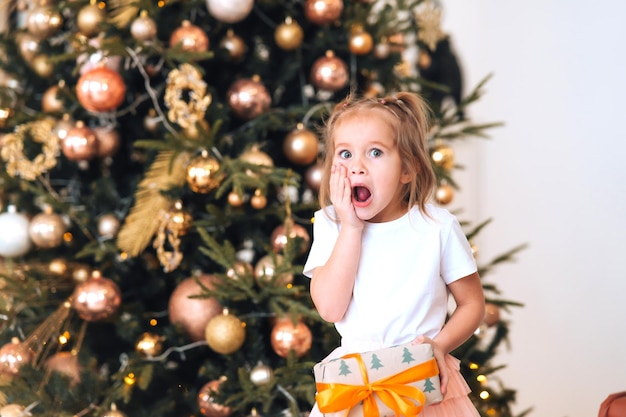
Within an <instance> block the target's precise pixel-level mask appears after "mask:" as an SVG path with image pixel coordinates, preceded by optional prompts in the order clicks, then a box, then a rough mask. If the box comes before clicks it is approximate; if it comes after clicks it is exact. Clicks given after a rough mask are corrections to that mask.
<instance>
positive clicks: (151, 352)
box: [135, 332, 163, 358]
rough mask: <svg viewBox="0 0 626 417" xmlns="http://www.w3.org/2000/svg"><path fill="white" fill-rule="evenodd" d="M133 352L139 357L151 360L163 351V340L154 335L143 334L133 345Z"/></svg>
mask: <svg viewBox="0 0 626 417" xmlns="http://www.w3.org/2000/svg"><path fill="white" fill-rule="evenodd" d="M135 350H136V351H137V353H139V354H140V355H141V356H143V357H146V358H153V357H155V356H159V355H160V354H161V352H162V351H163V338H162V337H161V336H159V335H156V334H154V333H148V332H146V333H144V334H142V335H141V337H140V338H139V340H137V343H136V344H135Z"/></svg>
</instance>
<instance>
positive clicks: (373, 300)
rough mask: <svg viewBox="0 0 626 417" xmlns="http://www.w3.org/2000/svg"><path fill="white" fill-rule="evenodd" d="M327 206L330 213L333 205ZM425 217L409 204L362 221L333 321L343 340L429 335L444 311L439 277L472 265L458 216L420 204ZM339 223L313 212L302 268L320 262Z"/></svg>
mask: <svg viewBox="0 0 626 417" xmlns="http://www.w3.org/2000/svg"><path fill="white" fill-rule="evenodd" d="M327 211H328V214H329V215H330V216H331V218H332V217H333V216H335V211H334V209H333V207H332V206H331V207H327ZM427 211H428V212H429V213H430V215H431V216H432V218H428V217H425V216H423V215H422V214H421V213H420V211H419V210H418V209H417V208H413V209H411V210H410V211H409V213H407V214H406V215H404V216H402V217H401V218H399V219H397V220H394V221H391V222H386V223H367V222H366V224H365V230H364V233H363V240H362V249H361V259H360V262H359V267H358V271H357V278H356V281H355V284H354V290H353V297H352V300H351V301H350V305H349V306H348V309H347V311H346V314H345V316H344V317H343V319H342V320H341V321H339V322H337V323H335V327H336V328H337V331H338V332H339V334H340V335H341V337H342V345H343V346H346V347H348V346H352V347H354V349H355V350H367V349H369V348H370V346H376V347H381V346H391V345H395V344H399V343H406V342H409V341H411V340H413V339H414V338H415V337H416V336H418V335H426V336H428V337H431V338H432V337H434V336H436V335H437V334H438V333H439V331H440V330H441V327H442V326H443V324H444V322H445V319H446V314H447V311H448V291H447V287H446V285H447V284H450V283H452V282H454V281H456V280H458V279H460V278H463V277H465V276H467V275H470V274H472V273H474V272H476V270H477V269H476V261H475V260H474V257H473V255H472V251H471V248H470V245H469V243H468V241H467V238H466V237H465V234H464V233H463V231H462V230H461V226H460V225H459V222H458V220H457V219H456V217H455V216H453V215H452V214H451V213H450V212H448V211H447V210H445V209H443V208H440V207H437V206H434V205H432V204H428V205H427ZM340 227H341V226H340V225H339V224H337V223H335V222H334V221H332V220H331V219H330V218H329V217H328V216H327V215H326V213H324V211H323V210H319V211H317V212H316V213H315V222H314V224H313V244H312V246H311V251H310V253H309V256H308V259H307V261H306V264H305V266H304V275H306V276H308V277H311V275H312V271H313V269H315V268H316V267H318V266H321V265H324V264H325V263H326V261H327V260H328V258H329V257H330V254H331V252H332V250H333V247H334V245H335V241H336V240H337V236H338V234H339V228H340Z"/></svg>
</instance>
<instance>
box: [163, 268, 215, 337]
mask: <svg viewBox="0 0 626 417" xmlns="http://www.w3.org/2000/svg"><path fill="white" fill-rule="evenodd" d="M196 279H197V280H198V281H199V282H200V283H202V285H204V286H205V287H207V288H213V282H214V281H215V280H216V279H217V278H216V277H215V276H214V275H211V274H200V275H198V276H197V277H195V278H194V277H188V278H185V279H184V280H182V281H181V282H180V283H179V284H178V285H177V286H176V288H175V289H174V291H173V292H172V294H171V295H170V299H169V303H168V313H169V319H170V322H171V323H172V324H176V325H179V326H181V327H182V328H183V330H184V331H185V332H186V333H187V335H188V336H189V338H190V339H191V340H192V341H194V342H197V341H200V340H204V339H205V337H204V331H205V329H206V325H207V323H208V322H209V320H210V319H212V318H213V317H215V316H216V315H218V314H221V313H222V308H223V307H222V305H221V304H220V303H219V301H217V299H215V298H214V297H209V298H190V297H191V296H194V295H200V294H201V293H202V288H201V287H200V286H199V285H198V283H197V282H196Z"/></svg>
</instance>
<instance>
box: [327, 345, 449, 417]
mask: <svg viewBox="0 0 626 417" xmlns="http://www.w3.org/2000/svg"><path fill="white" fill-rule="evenodd" d="M342 358H355V359H356V360H357V362H358V364H359V367H360V369H361V376H362V377H363V384H364V385H347V384H338V383H325V382H318V383H316V384H315V385H316V387H317V394H315V400H316V401H317V405H318V407H319V409H320V411H321V412H323V413H336V412H339V411H342V410H347V411H346V415H348V413H349V411H350V409H351V408H352V407H354V406H355V405H357V404H359V403H360V402H363V416H364V417H377V416H379V415H380V413H379V411H378V405H377V404H376V400H375V398H374V394H376V395H378V398H380V400H381V401H382V402H383V403H384V404H385V405H387V407H389V408H390V409H392V410H393V411H394V412H395V413H396V416H406V417H415V416H417V415H418V414H419V413H420V412H421V411H422V409H423V408H424V403H425V402H426V396H425V395H424V393H423V392H422V391H421V390H420V389H419V388H417V387H413V386H410V385H407V384H410V383H412V382H416V381H420V380H423V379H426V378H431V377H434V376H437V375H439V368H437V362H436V361H435V359H434V358H433V359H431V360H429V361H426V362H423V363H420V364H419V365H416V366H413V367H411V368H408V369H406V370H404V371H402V372H399V373H397V374H395V375H391V376H388V377H386V378H382V379H379V380H378V381H375V382H372V383H370V382H369V378H368V376H367V368H366V367H365V364H364V363H363V359H362V358H361V355H360V354H359V353H351V354H349V355H345V356H343V357H342ZM412 400H415V401H417V402H418V403H419V405H416V404H415V403H414V401H412Z"/></svg>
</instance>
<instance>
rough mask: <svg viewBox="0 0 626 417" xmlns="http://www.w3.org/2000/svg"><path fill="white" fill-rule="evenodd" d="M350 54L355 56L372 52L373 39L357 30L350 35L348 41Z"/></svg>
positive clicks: (366, 33) (363, 31) (364, 32)
mask: <svg viewBox="0 0 626 417" xmlns="http://www.w3.org/2000/svg"><path fill="white" fill-rule="evenodd" d="M348 44H349V47H350V52H352V53H353V54H355V55H366V54H369V53H370V52H371V51H372V48H373V47H374V39H373V38H372V35H370V34H369V33H368V32H366V31H365V30H363V29H357V30H355V31H353V33H351V34H350V39H349V41H348Z"/></svg>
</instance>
